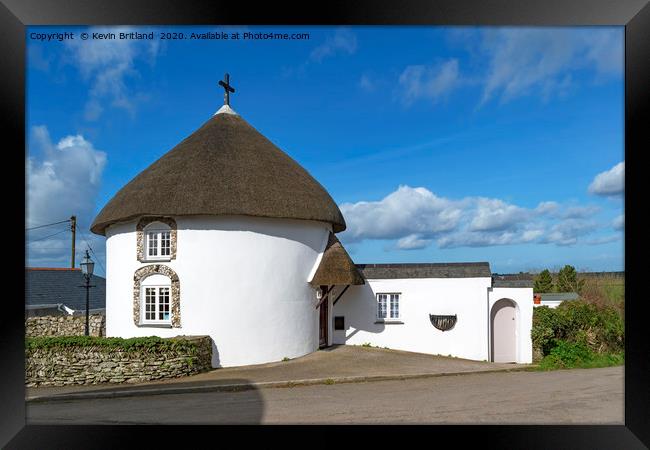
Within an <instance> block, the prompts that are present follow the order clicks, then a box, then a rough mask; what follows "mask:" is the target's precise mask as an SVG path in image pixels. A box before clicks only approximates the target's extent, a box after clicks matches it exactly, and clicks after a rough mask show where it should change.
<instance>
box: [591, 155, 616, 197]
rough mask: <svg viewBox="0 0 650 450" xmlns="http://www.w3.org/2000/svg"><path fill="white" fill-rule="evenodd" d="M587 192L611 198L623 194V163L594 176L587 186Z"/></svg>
mask: <svg viewBox="0 0 650 450" xmlns="http://www.w3.org/2000/svg"><path fill="white" fill-rule="evenodd" d="M588 190H589V193H591V194H595V195H601V196H613V195H620V194H623V193H625V161H623V162H620V163H618V164H616V165H615V166H614V167H612V168H611V169H609V170H607V171H605V172H601V173H599V174H598V175H596V177H595V178H594V180H593V181H592V182H591V184H590V185H589V189H588Z"/></svg>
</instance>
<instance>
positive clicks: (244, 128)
mask: <svg viewBox="0 0 650 450" xmlns="http://www.w3.org/2000/svg"><path fill="white" fill-rule="evenodd" d="M148 215H154V216H172V217H175V216H194V215H210V216H214V215H244V216H257V217H274V218H284V219H303V220H315V221H320V222H326V223H330V224H331V225H332V229H333V231H334V232H335V233H338V232H340V231H343V230H345V220H344V219H343V215H342V214H341V211H340V210H339V207H338V206H337V205H336V203H335V202H334V200H333V199H332V197H331V196H330V195H329V193H328V192H327V191H326V190H325V188H324V187H323V186H321V184H320V183H319V182H318V181H316V179H314V178H313V177H312V176H311V175H310V174H309V173H308V172H307V171H306V170H305V169H304V168H303V167H301V166H300V164H298V163H297V162H296V161H295V160H293V159H292V158H291V157H290V156H289V155H287V154H286V153H285V152H283V151H282V150H281V149H279V148H278V147H277V146H276V145H275V144H273V143H272V142H271V141H269V140H268V139H267V138H266V137H264V136H263V135H262V134H261V133H260V132H259V131H257V130H256V129H255V128H253V127H252V126H251V125H250V124H249V123H248V122H246V121H245V120H244V119H243V118H241V117H240V116H239V115H237V114H233V113H219V114H215V115H214V116H212V118H211V119H209V120H208V121H206V122H205V123H204V124H203V125H202V126H201V127H200V128H199V129H198V130H196V131H194V132H193V133H192V134H190V135H189V136H188V137H186V138H185V139H184V140H183V141H182V142H180V143H179V144H178V145H177V146H176V147H174V148H173V149H171V150H170V151H168V152H167V153H165V154H164V155H163V156H162V157H161V158H160V159H158V160H157V161H155V162H153V163H152V164H151V165H150V166H149V167H147V168H146V169H145V170H143V171H142V172H140V174H138V175H137V176H136V177H135V178H133V179H132V180H131V181H129V183H128V184H126V185H125V186H124V187H123V188H122V189H120V190H119V191H118V192H117V193H116V194H115V196H114V197H113V198H112V199H111V200H110V201H109V202H108V203H107V204H106V205H105V206H104V208H103V209H102V210H101V211H100V213H99V214H98V215H97V217H96V218H95V220H94V222H93V224H92V226H91V227H90V230H91V231H92V232H93V233H96V234H101V235H104V234H105V230H106V227H108V226H110V225H111V224H113V223H116V222H122V221H129V220H133V219H136V218H138V217H142V216H148Z"/></svg>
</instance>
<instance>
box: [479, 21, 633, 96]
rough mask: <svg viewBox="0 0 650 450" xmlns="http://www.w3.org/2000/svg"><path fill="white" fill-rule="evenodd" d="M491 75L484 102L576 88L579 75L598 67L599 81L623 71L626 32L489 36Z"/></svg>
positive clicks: (485, 51) (518, 31)
mask: <svg viewBox="0 0 650 450" xmlns="http://www.w3.org/2000/svg"><path fill="white" fill-rule="evenodd" d="M481 57H487V60H488V62H487V66H488V68H487V74H486V77H485V82H484V89H483V95H482V100H481V103H485V102H487V101H489V100H491V99H492V98H493V97H500V98H501V101H504V102H506V101H509V100H511V99H513V98H515V97H520V96H525V95H541V96H542V97H544V98H549V97H551V96H553V95H562V94H563V93H565V92H567V90H568V89H569V88H570V87H571V86H572V85H573V83H574V82H573V74H574V73H575V72H577V71H579V70H582V69H585V68H588V69H593V71H594V72H595V74H596V77H597V78H603V77H607V76H611V75H616V76H618V75H620V74H621V73H622V71H623V33H622V31H621V30H602V29H601V30H596V29H585V30H575V29H573V30H572V29H559V28H506V29H499V30H489V31H486V32H484V33H483V44H482V53H481Z"/></svg>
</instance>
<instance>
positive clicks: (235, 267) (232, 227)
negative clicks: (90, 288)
mask: <svg viewBox="0 0 650 450" xmlns="http://www.w3.org/2000/svg"><path fill="white" fill-rule="evenodd" d="M175 219H176V221H177V225H178V238H177V239H178V240H177V257H176V259H174V260H171V261H168V262H161V261H153V262H150V263H141V262H139V261H138V260H137V258H136V256H137V255H136V231H135V224H136V222H135V221H133V222H129V223H122V224H115V225H112V226H110V227H109V228H108V229H107V232H106V237H107V239H106V262H107V267H106V334H107V336H119V337H134V336H152V335H155V336H161V337H173V336H177V335H209V336H211V337H212V339H213V342H214V345H213V360H212V365H213V366H214V367H227V366H239V365H248V364H260V363H266V362H271V361H279V360H282V359H283V358H285V357H288V358H296V357H299V356H303V355H305V354H307V353H310V352H313V351H315V350H316V349H317V348H318V310H317V309H315V308H314V306H315V304H316V302H317V301H316V299H315V294H314V290H313V289H312V288H311V286H310V285H309V283H308V282H307V281H308V279H309V276H310V274H311V273H312V271H313V267H314V264H315V263H316V261H317V259H319V256H320V255H321V254H322V252H323V250H324V248H325V245H326V244H327V238H328V234H329V232H330V229H331V227H330V225H329V224H325V223H321V222H314V221H306V220H285V219H266V218H258V217H243V216H193V217H176V218H175ZM148 264H164V265H167V266H169V267H170V268H171V269H173V270H174V271H175V272H176V274H177V275H178V277H179V280H180V310H181V328H161V327H151V326H136V325H135V323H134V321H133V275H134V272H135V271H136V270H137V269H139V268H140V267H144V266H145V265H148Z"/></svg>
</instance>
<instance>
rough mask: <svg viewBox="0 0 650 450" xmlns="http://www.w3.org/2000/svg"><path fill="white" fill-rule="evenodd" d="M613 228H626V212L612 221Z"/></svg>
mask: <svg viewBox="0 0 650 450" xmlns="http://www.w3.org/2000/svg"><path fill="white" fill-rule="evenodd" d="M612 228H614V229H615V230H623V229H625V214H621V215H620V216H618V217H617V218H616V219H614V220H613V221H612Z"/></svg>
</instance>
